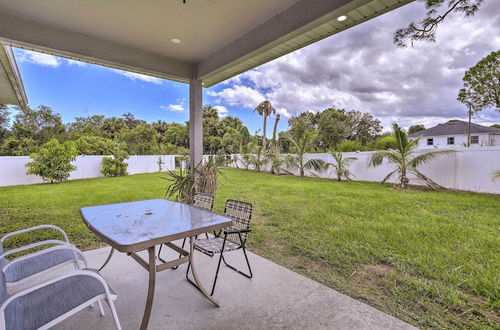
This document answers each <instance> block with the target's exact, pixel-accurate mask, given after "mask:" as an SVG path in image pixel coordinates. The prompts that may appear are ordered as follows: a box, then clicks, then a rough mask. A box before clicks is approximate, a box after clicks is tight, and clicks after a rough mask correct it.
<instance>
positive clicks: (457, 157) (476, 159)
mask: <svg viewBox="0 0 500 330" xmlns="http://www.w3.org/2000/svg"><path fill="white" fill-rule="evenodd" d="M455 150H456V151H457V152H455V153H452V154H447V155H440V156H437V157H436V158H434V159H433V160H432V161H430V162H429V163H428V164H426V165H423V166H422V167H421V168H420V171H421V172H422V173H423V174H424V175H426V176H428V177H429V178H431V179H432V180H434V181H435V182H437V183H439V184H440V185H442V186H444V187H446V188H450V189H458V190H468V191H475V192H485V193H493V194H500V179H496V180H495V179H494V178H493V173H494V172H495V171H500V147H478V148H457V149H455ZM428 151H429V150H417V151H416V152H417V153H424V152H428ZM372 153H373V152H371V151H365V152H345V153H344V157H355V158H357V160H355V161H353V162H352V163H351V166H350V167H349V169H350V171H351V172H352V173H353V174H354V176H353V179H354V180H357V181H379V182H380V181H382V180H383V179H384V177H385V176H386V175H387V174H389V173H390V172H391V171H393V170H394V169H395V168H394V166H393V165H391V164H387V163H386V162H384V163H383V164H382V165H380V166H378V167H375V168H373V167H368V161H369V159H370V157H371V155H372ZM232 157H233V158H234V157H239V155H233V156H232ZM306 157H307V159H311V158H317V159H322V160H324V161H326V162H329V163H333V162H334V161H333V158H332V157H331V156H330V155H329V154H307V155H306ZM235 166H236V165H233V167H235ZM237 167H239V168H243V164H242V163H241V161H238V162H237ZM250 168H252V167H251V166H250ZM264 170H267V171H269V166H266V168H265V169H264ZM331 172H332V168H330V169H329V170H328V171H324V172H314V171H313V172H308V173H306V175H307V176H319V177H322V178H334V177H335V174H334V173H331ZM295 174H297V173H295ZM392 182H394V181H392ZM411 183H413V184H416V182H413V180H412V182H411Z"/></svg>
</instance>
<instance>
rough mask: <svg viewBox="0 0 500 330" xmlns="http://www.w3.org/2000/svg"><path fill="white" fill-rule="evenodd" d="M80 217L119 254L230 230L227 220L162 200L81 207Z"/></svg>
mask: <svg viewBox="0 0 500 330" xmlns="http://www.w3.org/2000/svg"><path fill="white" fill-rule="evenodd" d="M80 213H81V215H82V218H83V221H84V222H85V224H86V225H87V226H88V227H89V228H90V230H91V231H92V232H94V233H95V234H96V235H97V236H99V237H100V238H101V239H102V240H103V241H105V242H106V243H108V244H109V245H110V246H112V247H113V248H115V249H116V250H117V251H120V252H132V251H140V250H143V249H146V248H148V247H151V246H155V245H159V244H161V243H165V242H170V241H173V240H176V239H182V238H185V237H190V236H196V235H198V234H201V233H206V232H211V231H217V230H220V229H223V228H226V227H229V226H231V218H228V217H225V216H222V215H219V214H216V213H213V212H210V211H207V210H203V209H201V208H198V207H195V206H191V205H187V204H183V203H178V202H173V201H169V200H165V199H151V200H143V201H136V202H129V203H118V204H109V205H100V206H91V207H82V208H81V209H80Z"/></svg>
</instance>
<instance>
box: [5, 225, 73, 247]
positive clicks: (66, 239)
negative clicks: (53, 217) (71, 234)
mask: <svg viewBox="0 0 500 330" xmlns="http://www.w3.org/2000/svg"><path fill="white" fill-rule="evenodd" d="M41 229H54V230H57V231H58V232H60V233H61V234H62V235H63V236H64V240H65V241H66V242H67V243H69V239H68V235H67V234H66V232H65V231H64V230H62V229H61V228H59V227H57V226H54V225H40V226H35V227H30V228H25V229H21V230H18V231H14V232H12V233H8V234H6V235H4V236H3V237H2V238H0V242H1V243H3V242H4V241H5V240H6V239H7V238H10V237H13V236H16V235H20V234H24V233H27V232H30V231H35V230H41Z"/></svg>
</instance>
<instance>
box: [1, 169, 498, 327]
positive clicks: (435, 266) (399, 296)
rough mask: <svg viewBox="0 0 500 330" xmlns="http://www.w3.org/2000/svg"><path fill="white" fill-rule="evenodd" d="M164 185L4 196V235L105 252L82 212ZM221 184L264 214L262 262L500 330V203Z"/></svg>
mask: <svg viewBox="0 0 500 330" xmlns="http://www.w3.org/2000/svg"><path fill="white" fill-rule="evenodd" d="M160 176H161V174H141V175H133V176H129V177H122V178H99V179H86V180H76V181H70V182H66V183H63V184H54V185H48V184H44V185H32V186H16V187H3V188H0V225H1V226H0V232H1V233H5V232H9V231H13V230H17V229H20V228H23V227H28V226H32V225H35V224H43V223H51V224H55V225H58V226H60V227H62V228H63V229H64V230H66V231H67V232H68V234H69V235H70V239H71V240H72V241H73V242H74V243H75V244H77V245H78V246H79V247H80V248H82V249H90V248H95V247H99V246H102V244H101V243H100V242H99V240H98V239H97V238H96V237H95V236H93V235H92V234H91V233H90V232H89V231H88V229H87V228H86V227H85V226H84V225H83V222H82V221H81V219H80V215H79V208H80V207H82V206H89V205H97V204H107V203H115V202H124V201H132V200H140V199H148V198H159V197H163V194H164V191H165V188H166V186H165V185H166V181H164V180H162V179H160ZM221 181H222V185H221V187H220V189H219V191H218V194H217V196H216V206H215V211H218V212H221V211H222V210H223V205H224V201H225V200H226V199H228V198H237V199H242V200H246V201H249V202H251V203H253V205H254V210H255V213H254V220H253V232H252V233H251V235H250V238H249V248H250V250H252V251H253V252H255V253H257V254H259V255H261V256H264V257H266V258H269V259H270V260H273V261H274V262H276V263H278V264H281V265H283V266H285V267H287V268H289V269H292V270H294V271H296V272H298V273H301V274H304V275H306V276H308V277H310V278H313V279H315V280H317V281H319V282H321V283H323V284H325V285H327V286H329V287H331V288H333V289H335V290H338V291H340V292H343V293H345V294H347V295H349V296H351V297H354V298H356V299H359V300H362V301H365V302H367V303H368V304H370V305H372V306H375V307H376V308H378V309H380V310H383V311H385V312H387V313H389V314H391V315H394V316H396V317H398V318H400V319H402V320H404V321H406V322H409V323H411V324H414V325H416V326H419V327H424V328H431V327H437V328H498V327H500V317H499V313H500V299H499V298H500V292H499V291H500V196H498V195H488V194H475V193H466V192H432V191H419V190H414V191H407V192H402V191H396V190H394V189H391V188H390V187H389V186H381V185H379V184H377V183H367V182H348V183H338V182H334V181H331V180H326V179H315V178H303V179H301V178H298V177H292V176H273V175H271V174H263V173H255V172H245V171H242V170H235V169H226V170H224V175H223V177H222V178H221ZM15 243H16V242H15ZM15 243H14V244H15ZM256 276H266V275H265V274H256Z"/></svg>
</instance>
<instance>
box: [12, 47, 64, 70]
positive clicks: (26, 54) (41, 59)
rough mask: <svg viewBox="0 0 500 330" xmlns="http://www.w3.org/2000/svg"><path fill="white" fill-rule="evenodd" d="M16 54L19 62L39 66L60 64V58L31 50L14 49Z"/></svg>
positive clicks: (56, 65)
mask: <svg viewBox="0 0 500 330" xmlns="http://www.w3.org/2000/svg"><path fill="white" fill-rule="evenodd" d="M16 55H17V56H16V59H17V60H18V61H19V62H21V63H23V62H25V63H32V64H37V65H41V66H50V67H53V68H56V67H58V66H59V65H61V61H60V59H59V58H58V57H56V56H54V55H49V54H43V53H38V52H32V51H30V50H24V49H18V50H17V51H16Z"/></svg>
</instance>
